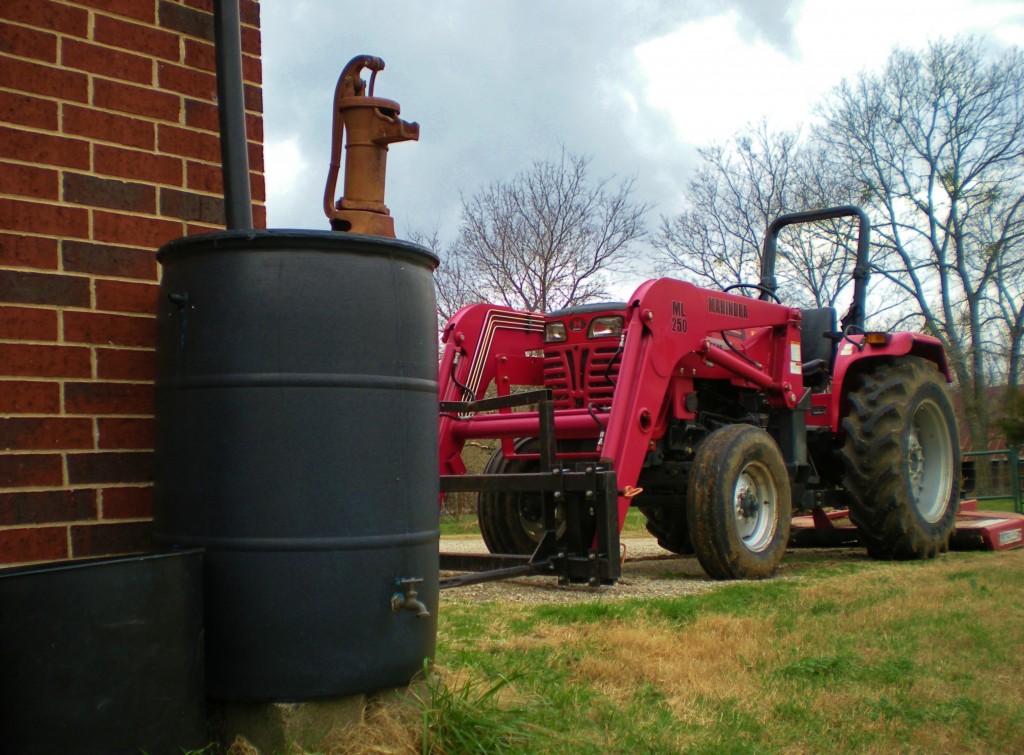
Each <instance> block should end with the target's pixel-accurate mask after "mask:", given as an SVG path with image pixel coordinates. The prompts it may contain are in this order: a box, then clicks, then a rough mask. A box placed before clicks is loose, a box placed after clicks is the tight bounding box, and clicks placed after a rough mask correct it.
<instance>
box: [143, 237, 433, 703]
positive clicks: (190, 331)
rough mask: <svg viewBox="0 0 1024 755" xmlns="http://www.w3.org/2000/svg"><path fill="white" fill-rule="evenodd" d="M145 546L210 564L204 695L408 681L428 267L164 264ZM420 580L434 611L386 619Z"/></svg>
mask: <svg viewBox="0 0 1024 755" xmlns="http://www.w3.org/2000/svg"><path fill="white" fill-rule="evenodd" d="M158 259H159V260H160V262H161V263H162V264H163V279H162V282H161V293H160V308H159V312H158V315H159V323H158V365H159V366H158V376H157V405H156V423H157V439H156V512H155V520H156V522H155V523H156V531H157V537H158V538H160V539H162V540H163V541H165V542H168V543H174V544H178V545H183V546H201V547H203V548H205V549H206V552H207V556H206V636H207V660H208V663H207V684H208V690H209V693H210V695H211V696H212V697H216V698H220V699H229V700H262V701H294V700H309V699H316V698H324V697H336V696H342V695H346V694H352V693H357V692H364V691H369V690H372V689H378V688H383V687H390V686H399V685H403V684H406V683H407V682H408V681H409V680H410V679H411V678H412V676H414V675H415V674H416V673H417V672H418V671H419V670H420V669H422V667H423V662H424V659H425V658H428V657H431V656H432V655H433V652H434V644H435V638H436V620H437V619H436V616H437V594H438V590H437V580H438V556H437V541H438V535H439V533H438V520H437V495H438V481H437V426H436V422H437V346H436V310H435V299H434V288H433V280H432V273H433V270H434V268H435V267H436V265H437V259H436V258H435V257H434V256H433V255H431V254H430V253H429V252H428V251H427V250H425V249H423V248H422V247H419V246H416V245H414V244H410V243H407V242H402V241H395V240H393V239H381V238H375V237H368V236H358V235H350V234H340V233H331V232H316V231H255V232H253V231H248V232H237V231H234V232H224V233H214V234H209V235H204V236H195V237H190V238H184V239H179V240H177V241H173V242H171V243H169V244H167V245H166V246H165V247H164V248H163V249H161V250H160V253H159V255H158ZM403 579H420V580H423V582H422V583H419V584H417V585H416V590H417V592H418V593H419V599H420V600H421V601H422V602H423V603H424V604H425V605H426V607H427V609H428V610H429V612H430V617H429V618H419V617H418V616H417V613H418V612H414V611H412V610H407V609H402V610H400V611H399V612H398V613H394V612H392V606H391V598H392V596H393V594H394V593H395V591H396V581H397V580H403Z"/></svg>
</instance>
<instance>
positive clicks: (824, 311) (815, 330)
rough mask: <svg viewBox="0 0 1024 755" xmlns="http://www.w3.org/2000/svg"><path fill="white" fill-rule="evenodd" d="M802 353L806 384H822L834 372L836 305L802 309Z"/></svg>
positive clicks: (836, 334)
mask: <svg viewBox="0 0 1024 755" xmlns="http://www.w3.org/2000/svg"><path fill="white" fill-rule="evenodd" d="M800 312H801V314H802V315H803V319H802V321H801V326H800V353H801V359H802V361H803V375H804V384H805V385H820V384H821V383H823V382H825V380H826V379H827V378H828V376H829V375H830V374H831V373H832V361H833V358H834V356H835V351H836V338H837V337H838V333H837V332H836V319H837V315H836V310H835V308H834V307H822V308H821V309H802V310H800Z"/></svg>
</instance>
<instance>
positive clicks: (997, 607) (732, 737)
mask: <svg viewBox="0 0 1024 755" xmlns="http://www.w3.org/2000/svg"><path fill="white" fill-rule="evenodd" d="M791 555H792V554H791ZM787 558H789V556H787ZM795 573H796V576H795V577H792V578H789V579H785V580H783V579H774V580H767V581H763V582H744V583H730V584H725V585H722V586H721V587H720V588H719V589H716V590H714V591H712V592H707V593H701V594H698V595H691V596H680V597H677V598H671V599H665V598H661V599H656V600H632V599H630V600H614V601H613V600H606V601H601V602H591V603H585V604H582V603H581V604H573V605H537V606H530V607H524V606H522V605H506V604H502V603H484V604H480V605H472V604H464V603H459V604H452V605H442V610H441V613H440V623H439V639H438V652H437V659H436V662H437V668H438V670H439V671H440V672H441V674H442V678H443V679H444V680H445V682H444V684H443V686H442V687H441V688H438V691H437V696H438V697H439V699H441V700H446V699H447V700H448V702H447V703H446V704H445V705H438V704H432V706H431V708H430V710H431V711H433V712H432V713H431V716H432V717H431V718H430V720H429V722H428V725H427V730H426V733H425V734H424V737H425V738H424V739H423V740H422V741H426V742H428V743H430V747H429V748H427V749H424V751H425V752H501V751H505V752H574V753H575V752H579V753H605V752H666V753H670V752H681V751H686V752H707V753H711V752H715V753H718V752H744V753H747V752H777V751H789V752H820V751H822V750H830V751H834V752H839V753H845V752H862V751H876V752H882V751H921V752H932V751H950V752H952V751H973V752H992V751H999V752H1011V751H1017V752H1019V751H1024V685H1021V684H1020V679H1021V678H1022V675H1024V653H1022V648H1024V551H1015V552H1007V553H1003V554H990V553H970V554H950V555H948V556H945V557H943V558H941V559H937V560H935V561H931V562H925V563H900V564H890V563H879V562H861V563H859V564H856V565H848V564H846V565H842V567H841V568H830V567H828V566H825V568H821V569H819V568H816V567H815V566H814V564H813V563H810V562H809V563H808V566H807V568H806V569H798V570H796V572H795ZM446 706H447V707H448V708H455V709H457V710H454V711H453V712H452V713H450V714H449V713H445V709H446ZM456 731H463V734H457V733H456ZM554 732H558V734H557V735H556V734H554ZM459 736H464V737H465V738H464V739H458V737H459ZM442 740H443V742H442ZM438 743H441V744H438ZM502 748H504V749H502Z"/></svg>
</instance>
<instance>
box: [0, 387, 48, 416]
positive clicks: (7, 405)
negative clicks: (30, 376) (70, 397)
mask: <svg viewBox="0 0 1024 755" xmlns="http://www.w3.org/2000/svg"><path fill="white" fill-rule="evenodd" d="M59 411H60V385H59V384H58V383H50V382H38V381H34V380H32V381H29V380H0V412H2V413H4V414H56V413H57V412H59Z"/></svg>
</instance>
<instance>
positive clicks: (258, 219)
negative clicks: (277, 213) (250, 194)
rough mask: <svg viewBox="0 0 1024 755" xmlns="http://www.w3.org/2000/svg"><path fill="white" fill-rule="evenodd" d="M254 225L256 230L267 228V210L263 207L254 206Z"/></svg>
mask: <svg viewBox="0 0 1024 755" xmlns="http://www.w3.org/2000/svg"><path fill="white" fill-rule="evenodd" d="M252 224H253V227H255V228H266V227H267V208H266V207H264V206H263V205H259V204H257V205H253V207H252Z"/></svg>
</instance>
